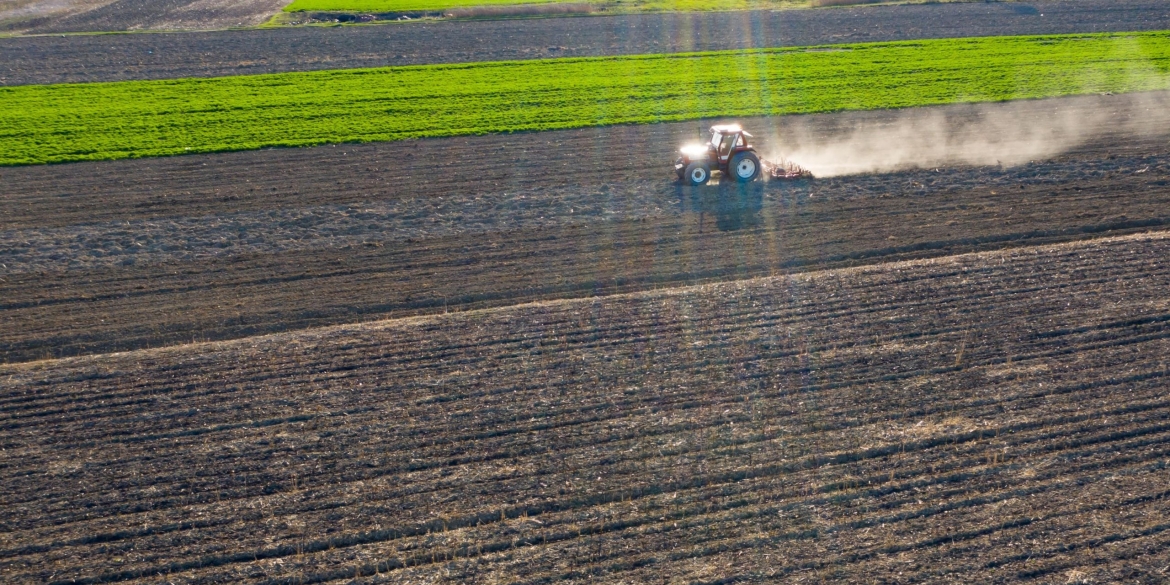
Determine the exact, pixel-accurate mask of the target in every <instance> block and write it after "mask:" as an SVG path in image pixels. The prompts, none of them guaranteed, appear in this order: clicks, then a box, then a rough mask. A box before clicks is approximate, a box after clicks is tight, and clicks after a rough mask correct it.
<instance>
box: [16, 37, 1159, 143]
mask: <svg viewBox="0 0 1170 585" xmlns="http://www.w3.org/2000/svg"><path fill="white" fill-rule="evenodd" d="M1163 89H1170V32H1157V33H1142V34H1106V35H1075V36H1045V37H996V38H974V39H948V40H932V41H917V42H899V43H876V44H864V45H843V46H838V47H830V48H822V49H816V50H807V49H782V50H758V51H735V52H718V53H702V54H686V55H644V56H633V57H612V58H592V59H555V60H546V61H517V62H504V63H472V64H463V65H435V66H419V67H388V68H380V69H355V70H342V71H319V72H309V73H284V74H275V75H254V76H238V77H221V78H212V79H177V80H165V81H128V82H115V83H92V84H70V85H52V86H16V87H2V88H0V164H3V165H15V164H36V163H50V162H63V161H79V160H97V159H117V158H127V157H145V156H163V155H173V154H182V153H188V152H212V151H226V150H245V149H255V148H261V147H266V146H308V145H314V144H323V143H336V142H366V141H385V140H402V139H406V138H416V137H431V136H454V135H468V134H483V133H491V132H513V131H521V130H550V129H558V128H579V127H585V126H601V125H609V124H630V123H652V122H664V121H672V120H693V119H699V118H709V117H739V116H760V115H780V114H796V113H811V112H829V111H837V110H864V109H878V108H903V107H910V106H925V105H933V104H948V103H956V102H979V101H1001V100H1012V99H1023V98H1043V97H1053V96H1064V95H1074V94H1086V93H1101V92H1107V91H1109V92H1114V93H1119V92H1134V91H1145V90H1163ZM517 140H525V138H522V137H518V138H517ZM616 147H618V148H620V145H618V146H616Z"/></svg>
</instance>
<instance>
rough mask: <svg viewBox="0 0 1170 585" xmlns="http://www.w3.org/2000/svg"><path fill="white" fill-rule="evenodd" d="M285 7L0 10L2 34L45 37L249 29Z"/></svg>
mask: <svg viewBox="0 0 1170 585" xmlns="http://www.w3.org/2000/svg"><path fill="white" fill-rule="evenodd" d="M286 4H287V2H285V1H284V0H167V1H166V2H159V1H158V0H66V1H65V2H52V1H32V2H23V1H22V2H16V3H14V6H13V7H12V8H11V9H0V31H4V32H20V33H26V34H29V33H35V34H44V33H62V32H100V31H137V30H216V29H226V28H237V27H252V26H256V25H259V24H262V23H264V22H265V21H266V20H268V19H269V18H271V17H272V15H273V14H276V13H277V12H280V9H281V8H283V7H284V6H285V5H286ZM3 8H7V7H6V6H5V7H3ZM58 40H59V39H58ZM99 57H100V56H99Z"/></svg>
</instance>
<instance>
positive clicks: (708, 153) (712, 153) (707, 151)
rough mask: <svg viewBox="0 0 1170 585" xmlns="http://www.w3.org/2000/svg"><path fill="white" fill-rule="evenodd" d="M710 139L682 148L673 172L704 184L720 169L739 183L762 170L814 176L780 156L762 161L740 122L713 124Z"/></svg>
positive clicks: (781, 175)
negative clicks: (777, 159) (773, 160)
mask: <svg viewBox="0 0 1170 585" xmlns="http://www.w3.org/2000/svg"><path fill="white" fill-rule="evenodd" d="M710 131H711V140H709V141H707V142H705V143H693V144H688V145H686V146H684V147H682V148H680V149H679V152H681V153H682V156H680V157H678V159H676V160H675V161H674V172H676V173H678V178H679V180H680V181H682V182H684V183H686V184H688V185H696V186H697V185H703V184H705V183H706V182H707V181H709V180H710V179H711V173H712V172H714V171H719V172H721V173H723V176H725V177H731V178H733V179H735V180H736V181H738V182H740V183H748V182H751V181H754V180H756V178H757V177H759V176H760V172H761V171H763V172H765V173H767V175H768V176H769V177H770V178H772V179H811V178H812V173H810V172H808V171H807V170H805V169H803V168H801V167H800V166H799V165H797V164H795V163H792V162H789V161H787V160H784V159H783V158H781V159H780V160H779V162H770V161H763V162H761V161H760V157H759V155H757V154H756V149H755V147H753V146H752V145H751V144H748V139H749V138H751V137H752V135H751V134H748V133H747V132H745V131H744V129H743V128H740V127H739V125H738V124H720V125H717V126H712V127H711V128H710Z"/></svg>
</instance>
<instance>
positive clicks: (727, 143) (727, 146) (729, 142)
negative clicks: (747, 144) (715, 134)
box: [719, 134, 739, 156]
mask: <svg viewBox="0 0 1170 585" xmlns="http://www.w3.org/2000/svg"><path fill="white" fill-rule="evenodd" d="M737 138H739V134H731V135H728V136H724V137H723V144H720V145H719V156H727V155H729V154H731V147H732V146H734V145H735V140H736V139H737Z"/></svg>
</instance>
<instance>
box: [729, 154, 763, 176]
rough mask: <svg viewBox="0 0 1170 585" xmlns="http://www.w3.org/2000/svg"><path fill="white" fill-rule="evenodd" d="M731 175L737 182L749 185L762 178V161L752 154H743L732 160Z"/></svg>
mask: <svg viewBox="0 0 1170 585" xmlns="http://www.w3.org/2000/svg"><path fill="white" fill-rule="evenodd" d="M728 166H729V167H731V174H732V176H734V177H735V180H736V181H739V182H740V183H748V182H751V181H754V180H756V177H758V176H760V159H758V158H756V155H754V154H752V153H750V152H741V153H739V154H737V155H735V157H734V158H732V159H731V164H730V165H728Z"/></svg>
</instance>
